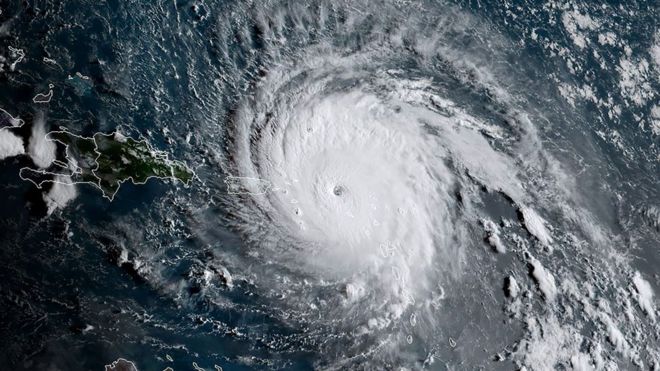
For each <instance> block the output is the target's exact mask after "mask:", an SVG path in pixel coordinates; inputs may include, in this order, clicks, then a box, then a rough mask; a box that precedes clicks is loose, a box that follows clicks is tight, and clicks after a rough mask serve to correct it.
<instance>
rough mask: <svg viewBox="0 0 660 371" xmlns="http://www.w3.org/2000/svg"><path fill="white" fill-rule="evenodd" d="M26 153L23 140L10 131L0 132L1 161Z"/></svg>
mask: <svg viewBox="0 0 660 371" xmlns="http://www.w3.org/2000/svg"><path fill="white" fill-rule="evenodd" d="M24 153H25V148H24V147H23V140H22V139H21V138H20V137H18V136H16V135H15V134H13V133H12V132H10V131H9V130H0V160H3V159H5V158H7V157H14V156H18V155H22V154H24Z"/></svg>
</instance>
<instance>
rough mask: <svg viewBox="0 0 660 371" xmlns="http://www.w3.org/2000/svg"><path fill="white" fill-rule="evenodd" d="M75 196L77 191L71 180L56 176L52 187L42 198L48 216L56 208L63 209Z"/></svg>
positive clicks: (66, 177)
mask: <svg viewBox="0 0 660 371" xmlns="http://www.w3.org/2000/svg"><path fill="white" fill-rule="evenodd" d="M76 196H78V191H77V190H76V186H75V183H73V182H72V181H71V178H70V177H68V176H63V175H58V176H56V177H55V179H54V183H53V187H52V188H51V189H50V191H48V193H45V194H44V196H43V198H44V201H45V202H46V206H47V207H48V215H50V214H52V213H53V212H54V211H55V210H56V209H58V208H63V207H65V206H66V205H67V204H68V203H69V202H70V201H71V200H73V199H74V198H76Z"/></svg>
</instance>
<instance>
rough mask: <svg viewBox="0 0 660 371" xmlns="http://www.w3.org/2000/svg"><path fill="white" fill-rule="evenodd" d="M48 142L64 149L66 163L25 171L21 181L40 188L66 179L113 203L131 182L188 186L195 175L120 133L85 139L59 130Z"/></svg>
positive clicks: (22, 173) (47, 137)
mask: <svg viewBox="0 0 660 371" xmlns="http://www.w3.org/2000/svg"><path fill="white" fill-rule="evenodd" d="M46 139H47V140H49V141H53V142H56V143H58V144H60V145H62V146H64V152H65V157H66V161H60V160H56V161H53V165H52V166H51V167H50V168H49V169H46V170H43V169H32V168H29V167H25V168H22V169H21V171H20V176H21V178H23V179H24V180H28V181H31V182H32V183H34V184H35V185H36V186H37V187H39V188H41V187H42V186H43V185H44V184H45V183H57V180H56V179H57V178H58V177H60V178H61V177H62V176H65V177H67V178H70V180H71V181H70V182H67V183H68V184H90V185H94V186H96V187H97V188H99V189H100V190H101V192H103V196H104V197H106V198H108V199H109V200H113V198H114V196H115V194H116V193H117V191H118V190H119V188H120V186H121V184H122V183H124V182H126V181H128V180H130V181H132V182H133V183H134V184H144V183H146V182H147V181H148V180H149V179H151V178H159V179H172V180H176V181H180V182H182V183H184V184H189V183H190V182H191V181H192V179H193V177H194V175H195V174H194V172H193V171H192V170H191V169H190V168H189V167H187V166H186V165H185V164H184V163H182V162H180V161H174V160H170V159H169V156H168V155H167V153H166V152H164V151H159V150H156V149H154V148H153V147H152V146H151V145H150V144H149V143H148V142H147V141H146V140H136V139H133V138H127V137H125V136H124V135H122V134H120V133H119V132H115V133H112V134H104V133H96V134H94V135H93V136H92V137H84V136H80V135H76V134H73V133H71V132H69V131H67V130H59V131H52V132H49V133H48V134H46Z"/></svg>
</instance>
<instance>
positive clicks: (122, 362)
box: [105, 358, 138, 371]
mask: <svg viewBox="0 0 660 371" xmlns="http://www.w3.org/2000/svg"><path fill="white" fill-rule="evenodd" d="M105 371H138V369H137V367H135V363H133V362H131V361H129V360H127V359H124V358H118V359H117V360H116V361H113V362H112V363H111V364H109V365H105Z"/></svg>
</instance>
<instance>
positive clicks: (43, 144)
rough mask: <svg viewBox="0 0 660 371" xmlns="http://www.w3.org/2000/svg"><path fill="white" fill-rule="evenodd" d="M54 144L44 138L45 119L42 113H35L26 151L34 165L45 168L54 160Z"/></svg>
mask: <svg viewBox="0 0 660 371" xmlns="http://www.w3.org/2000/svg"><path fill="white" fill-rule="evenodd" d="M55 150H56V146H55V143H54V142H53V141H50V140H47V139H46V119H45V118H44V115H43V114H42V113H39V114H37V117H36V119H35V120H34V125H32V135H31V136H30V143H29V144H28V153H29V154H30V158H32V161H33V162H34V164H35V165H37V166H38V167H40V168H42V169H45V168H47V167H49V166H50V164H52V163H53V161H54V160H55Z"/></svg>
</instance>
